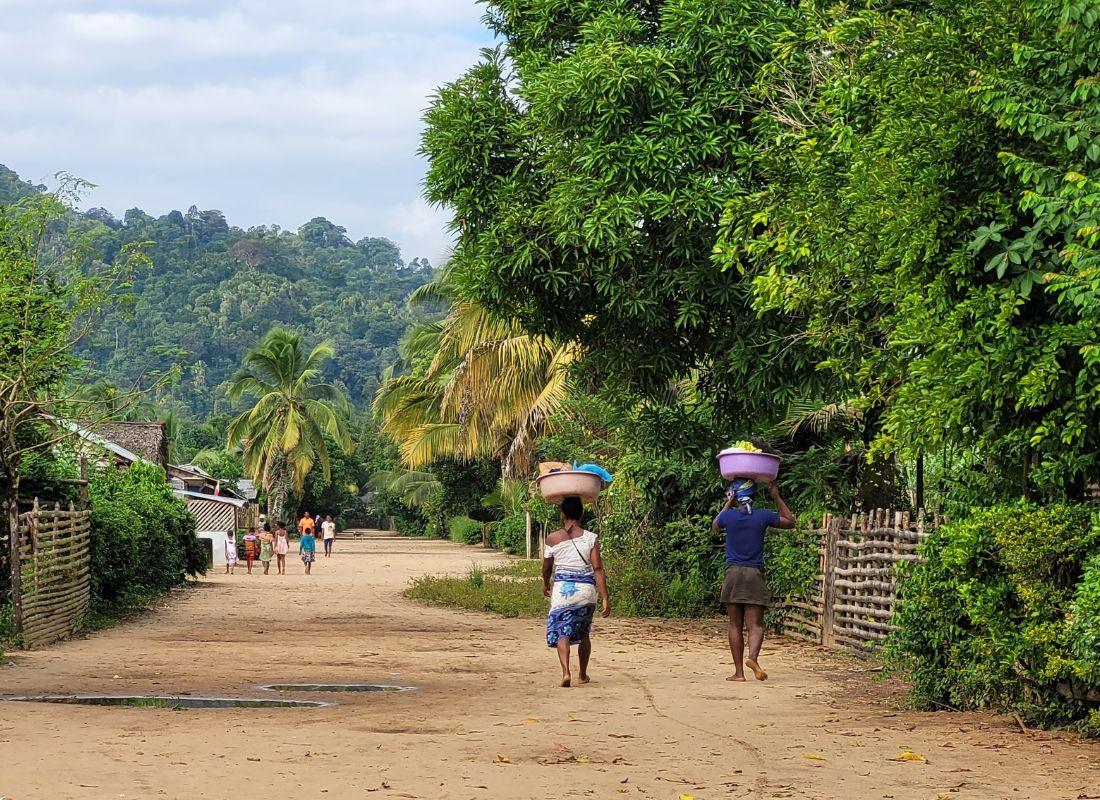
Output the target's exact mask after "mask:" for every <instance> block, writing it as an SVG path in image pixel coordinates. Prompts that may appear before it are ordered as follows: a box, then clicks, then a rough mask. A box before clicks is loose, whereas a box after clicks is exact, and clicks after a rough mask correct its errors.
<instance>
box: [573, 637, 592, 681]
mask: <svg viewBox="0 0 1100 800" xmlns="http://www.w3.org/2000/svg"><path fill="white" fill-rule="evenodd" d="M577 657H578V658H579V659H580V662H581V675H580V677H579V678H578V679H577V683H588V681H589V677H588V659H589V658H591V657H592V639H591V638H590V637H589V636H588V634H585V636H584V638H583V639H581V643H580V646H579V647H577Z"/></svg>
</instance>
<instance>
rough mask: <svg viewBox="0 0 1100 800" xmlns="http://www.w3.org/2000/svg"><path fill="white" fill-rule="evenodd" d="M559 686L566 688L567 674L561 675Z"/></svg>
mask: <svg viewBox="0 0 1100 800" xmlns="http://www.w3.org/2000/svg"><path fill="white" fill-rule="evenodd" d="M561 688H563V689H568V688H569V676H568V675H563V676H562V679H561Z"/></svg>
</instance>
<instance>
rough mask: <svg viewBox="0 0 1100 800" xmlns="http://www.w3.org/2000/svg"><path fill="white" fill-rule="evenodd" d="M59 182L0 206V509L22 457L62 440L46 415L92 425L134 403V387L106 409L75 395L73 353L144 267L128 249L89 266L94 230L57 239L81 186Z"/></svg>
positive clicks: (12, 492)
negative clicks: (51, 188)
mask: <svg viewBox="0 0 1100 800" xmlns="http://www.w3.org/2000/svg"><path fill="white" fill-rule="evenodd" d="M59 177H60V179H61V185H60V187H59V189H58V190H57V191H55V192H52V193H46V194H39V193H37V192H36V191H28V192H27V193H25V195H24V196H23V197H22V199H20V200H18V201H16V202H14V203H12V204H11V205H0V504H2V506H3V508H4V509H5V510H6V509H7V502H8V501H10V500H11V499H13V498H14V497H15V496H16V495H17V494H18V491H19V483H20V462H21V460H22V459H23V457H24V456H25V455H26V454H28V453H31V452H34V451H43V450H47V449H49V448H50V447H51V446H52V445H53V444H56V443H58V442H59V441H60V440H61V439H63V438H65V437H67V436H69V435H70V434H69V431H68V430H67V429H64V428H61V427H60V426H57V425H56V424H54V423H53V421H52V419H53V417H54V416H55V415H63V416H75V417H78V418H80V419H82V420H83V421H84V422H85V423H86V424H88V425H91V426H93V427H94V425H95V423H96V422H98V421H101V420H103V419H104V418H105V417H108V416H111V415H113V414H114V413H124V412H125V411H126V409H127V408H128V407H130V406H132V405H133V404H134V403H135V402H136V401H137V400H139V399H140V398H141V397H142V395H143V390H142V389H141V387H134V388H132V389H129V390H118V391H116V392H115V393H114V395H113V397H112V407H111V409H109V410H106V411H105V410H104V409H102V408H100V407H99V406H98V404H97V403H96V402H92V401H89V400H88V399H87V398H86V396H85V395H84V394H83V393H82V392H81V391H80V388H79V387H80V386H81V384H82V383H83V382H84V380H85V379H86V378H87V375H88V370H87V365H86V364H84V363H83V362H82V361H81V360H80V359H78V358H77V357H76V356H75V355H74V350H75V348H77V347H78V345H80V343H81V342H82V341H83V340H84V339H86V338H87V337H88V336H89V334H90V333H91V332H92V331H93V330H95V328H96V326H97V325H98V324H99V322H100V320H101V317H102V314H103V312H104V311H105V310H106V309H108V308H110V307H112V306H113V305H114V304H118V303H122V302H124V301H125V300H126V288H127V287H128V285H129V282H130V280H131V279H132V276H133V275H134V273H135V271H137V270H139V269H141V268H143V267H147V266H148V258H147V257H146V256H145V254H144V252H143V251H142V249H141V248H140V247H138V246H136V245H135V246H131V247H127V248H125V249H124V250H123V251H120V252H119V253H118V255H117V258H116V259H115V263H114V265H107V264H105V263H103V261H101V260H100V259H99V258H98V255H99V254H98V252H97V250H96V249H95V247H94V245H95V236H94V231H93V232H92V234H93V235H90V236H89V235H80V234H78V233H72V234H70V235H58V234H57V230H58V228H59V226H60V225H61V223H62V222H63V220H64V219H65V218H66V216H67V215H68V214H69V213H71V211H70V206H69V203H70V202H71V201H72V200H75V199H76V198H77V197H78V196H79V195H80V193H81V192H82V191H83V190H84V189H86V188H88V187H89V184H87V183H84V182H83V181H79V180H77V179H73V178H71V177H68V176H59ZM35 188H37V187H32V189H35ZM147 377H148V376H147ZM164 377H166V376H163V375H162V376H161V378H162V379H163V378H164ZM153 384H154V385H156V382H155V381H153ZM6 518H7V517H6V513H5V515H4V519H5V521H6Z"/></svg>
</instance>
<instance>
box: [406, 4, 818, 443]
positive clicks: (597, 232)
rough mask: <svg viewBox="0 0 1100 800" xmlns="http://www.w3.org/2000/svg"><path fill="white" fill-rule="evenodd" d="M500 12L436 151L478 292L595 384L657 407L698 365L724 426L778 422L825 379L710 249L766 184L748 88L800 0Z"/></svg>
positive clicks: (492, 8) (462, 269)
mask: <svg viewBox="0 0 1100 800" xmlns="http://www.w3.org/2000/svg"><path fill="white" fill-rule="evenodd" d="M488 6H489V12H488V14H487V19H488V21H489V24H490V25H491V27H492V28H493V30H494V32H495V33H496V34H497V35H498V37H499V38H500V39H502V44H501V45H500V47H499V48H498V49H497V50H495V51H489V52H486V53H485V55H484V58H483V59H482V61H481V63H480V64H478V65H477V66H475V67H474V68H473V69H471V70H470V71H469V72H468V73H466V74H465V75H464V76H462V77H461V78H459V79H458V80H456V81H455V82H453V83H451V84H448V85H446V86H444V87H443V88H441V89H440V91H439V93H438V96H437V97H436V99H435V101H434V103H433V105H432V108H431V109H430V110H429V112H428V114H427V130H426V132H425V134H424V141H423V152H424V153H425V154H426V155H427V156H428V158H429V160H430V168H429V172H428V176H427V181H426V185H427V194H428V197H429V198H430V199H431V200H433V201H436V202H439V203H443V204H446V205H447V206H449V207H450V208H451V209H452V211H453V215H454V217H453V219H454V226H455V228H456V230H457V231H458V233H459V236H458V239H457V242H456V245H455V250H454V256H453V260H452V265H453V269H454V270H455V271H456V272H457V273H458V274H459V275H460V276H461V277H462V283H463V286H464V291H465V292H466V294H465V296H466V297H467V298H469V299H472V300H474V301H476V302H477V303H479V304H480V305H482V306H484V307H485V308H486V309H487V310H488V311H489V312H491V313H494V314H496V315H498V316H501V317H503V318H506V319H512V320H517V321H518V322H519V323H520V324H522V325H523V326H524V328H525V329H526V330H529V331H531V332H532V333H534V334H538V335H544V336H550V337H552V338H553V339H554V340H555V341H568V342H575V343H578V344H579V345H580V346H581V347H582V349H583V351H584V352H585V354H586V368H587V370H588V374H589V375H591V376H592V377H593V380H594V382H604V381H605V379H606V380H610V381H613V382H615V383H617V384H619V385H621V386H624V387H626V388H628V389H632V390H641V391H643V392H645V393H648V394H655V393H659V392H661V391H663V389H664V388H665V387H666V386H667V384H668V382H669V380H671V379H675V378H677V377H679V376H682V375H684V374H686V373H688V372H689V371H690V370H692V369H693V368H699V369H700V373H699V379H700V385H701V386H702V387H703V388H704V390H705V391H706V392H707V393H708V395H709V396H710V397H711V398H712V399H713V400H714V404H715V405H714V407H715V409H716V412H717V413H719V414H721V415H722V416H723V417H724V418H726V419H737V420H740V421H741V422H742V423H743V421H744V419H745V418H746V417H751V416H754V415H757V416H768V415H778V416H781V414H782V410H781V409H782V404H783V403H784V401H785V400H786V399H791V398H793V397H795V396H797V395H798V394H799V393H800V392H802V391H805V390H806V387H805V385H804V384H806V383H812V382H813V380H814V377H815V374H814V373H813V371H812V366H813V363H812V361H811V360H810V359H808V358H807V357H806V355H805V353H804V351H802V350H799V349H793V348H790V347H789V344H790V342H789V340H788V339H786V335H787V333H789V332H790V330H789V327H790V326H789V324H788V322H787V320H786V319H785V318H784V315H783V314H777V313H771V312H760V311H757V310H755V309H753V308H752V305H751V293H750V291H749V287H748V285H747V284H746V283H745V282H744V281H743V280H741V279H740V277H739V276H738V275H737V274H736V273H733V272H727V271H722V270H720V269H718V268H716V267H715V265H714V264H713V263H712V261H711V251H712V248H713V246H714V243H715V239H716V235H717V229H718V227H717V226H718V221H719V217H720V215H721V211H722V209H723V207H724V205H725V203H726V202H727V201H728V200H729V199H730V198H731V197H733V196H734V195H736V194H739V193H742V192H744V191H746V189H748V188H750V187H753V186H755V185H756V184H757V182H758V176H757V175H756V174H755V171H754V162H753V159H752V157H751V156H752V152H753V147H754V136H755V132H754V128H753V125H754V122H753V117H754V109H753V104H752V99H751V94H750V89H751V87H752V85H753V83H754V81H755V80H756V75H757V72H758V71H759V69H760V67H761V66H762V65H763V64H764V63H765V62H766V61H767V60H768V59H769V58H770V54H771V51H772V47H773V45H774V43H775V41H776V39H777V37H778V36H779V35H780V34H781V33H782V32H783V30H784V26H785V20H786V19H787V18H788V17H789V16H790V14H791V11H790V4H789V3H786V2H779V0H765V1H764V2H759V1H758V0H676V2H652V0H612V1H611V2H607V1H606V0H600V1H599V2H597V1H596V0H578V2H572V3H561V2H558V0H523V1H522V2H521V1H520V0H509V1H504V0H500V1H498V2H490V3H489V4H488Z"/></svg>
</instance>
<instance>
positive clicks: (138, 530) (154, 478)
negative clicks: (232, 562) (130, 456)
mask: <svg viewBox="0 0 1100 800" xmlns="http://www.w3.org/2000/svg"><path fill="white" fill-rule="evenodd" d="M89 488H90V496H91V497H90V499H91V508H92V537H91V541H92V548H91V550H92V551H91V558H92V612H93V614H106V615H110V614H113V613H117V611H118V610H119V609H126V608H130V607H135V606H139V605H141V604H142V603H144V602H146V601H147V600H148V599H149V598H150V597H152V596H154V595H156V594H158V593H160V592H163V591H165V590H167V589H171V588H173V587H175V586H179V585H180V584H182V583H183V581H184V578H185V577H186V576H188V575H191V576H194V575H197V574H199V573H201V572H203V571H204V570H205V566H206V554H205V551H204V550H203V546H202V543H201V542H200V541H199V540H198V538H197V537H196V536H195V518H194V517H193V516H191V514H190V513H188V511H187V508H186V506H185V505H184V503H183V501H181V500H180V499H178V498H177V497H175V496H174V495H173V494H172V488H171V486H169V484H168V482H167V479H166V477H165V475H164V470H162V469H161V468H160V467H156V466H153V465H151V464H145V463H140V462H139V463H136V464H134V465H133V466H131V467H130V468H129V469H127V470H115V469H107V470H103V471H100V472H96V473H95V474H94V475H93V476H92V479H91V481H90V487H89Z"/></svg>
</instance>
